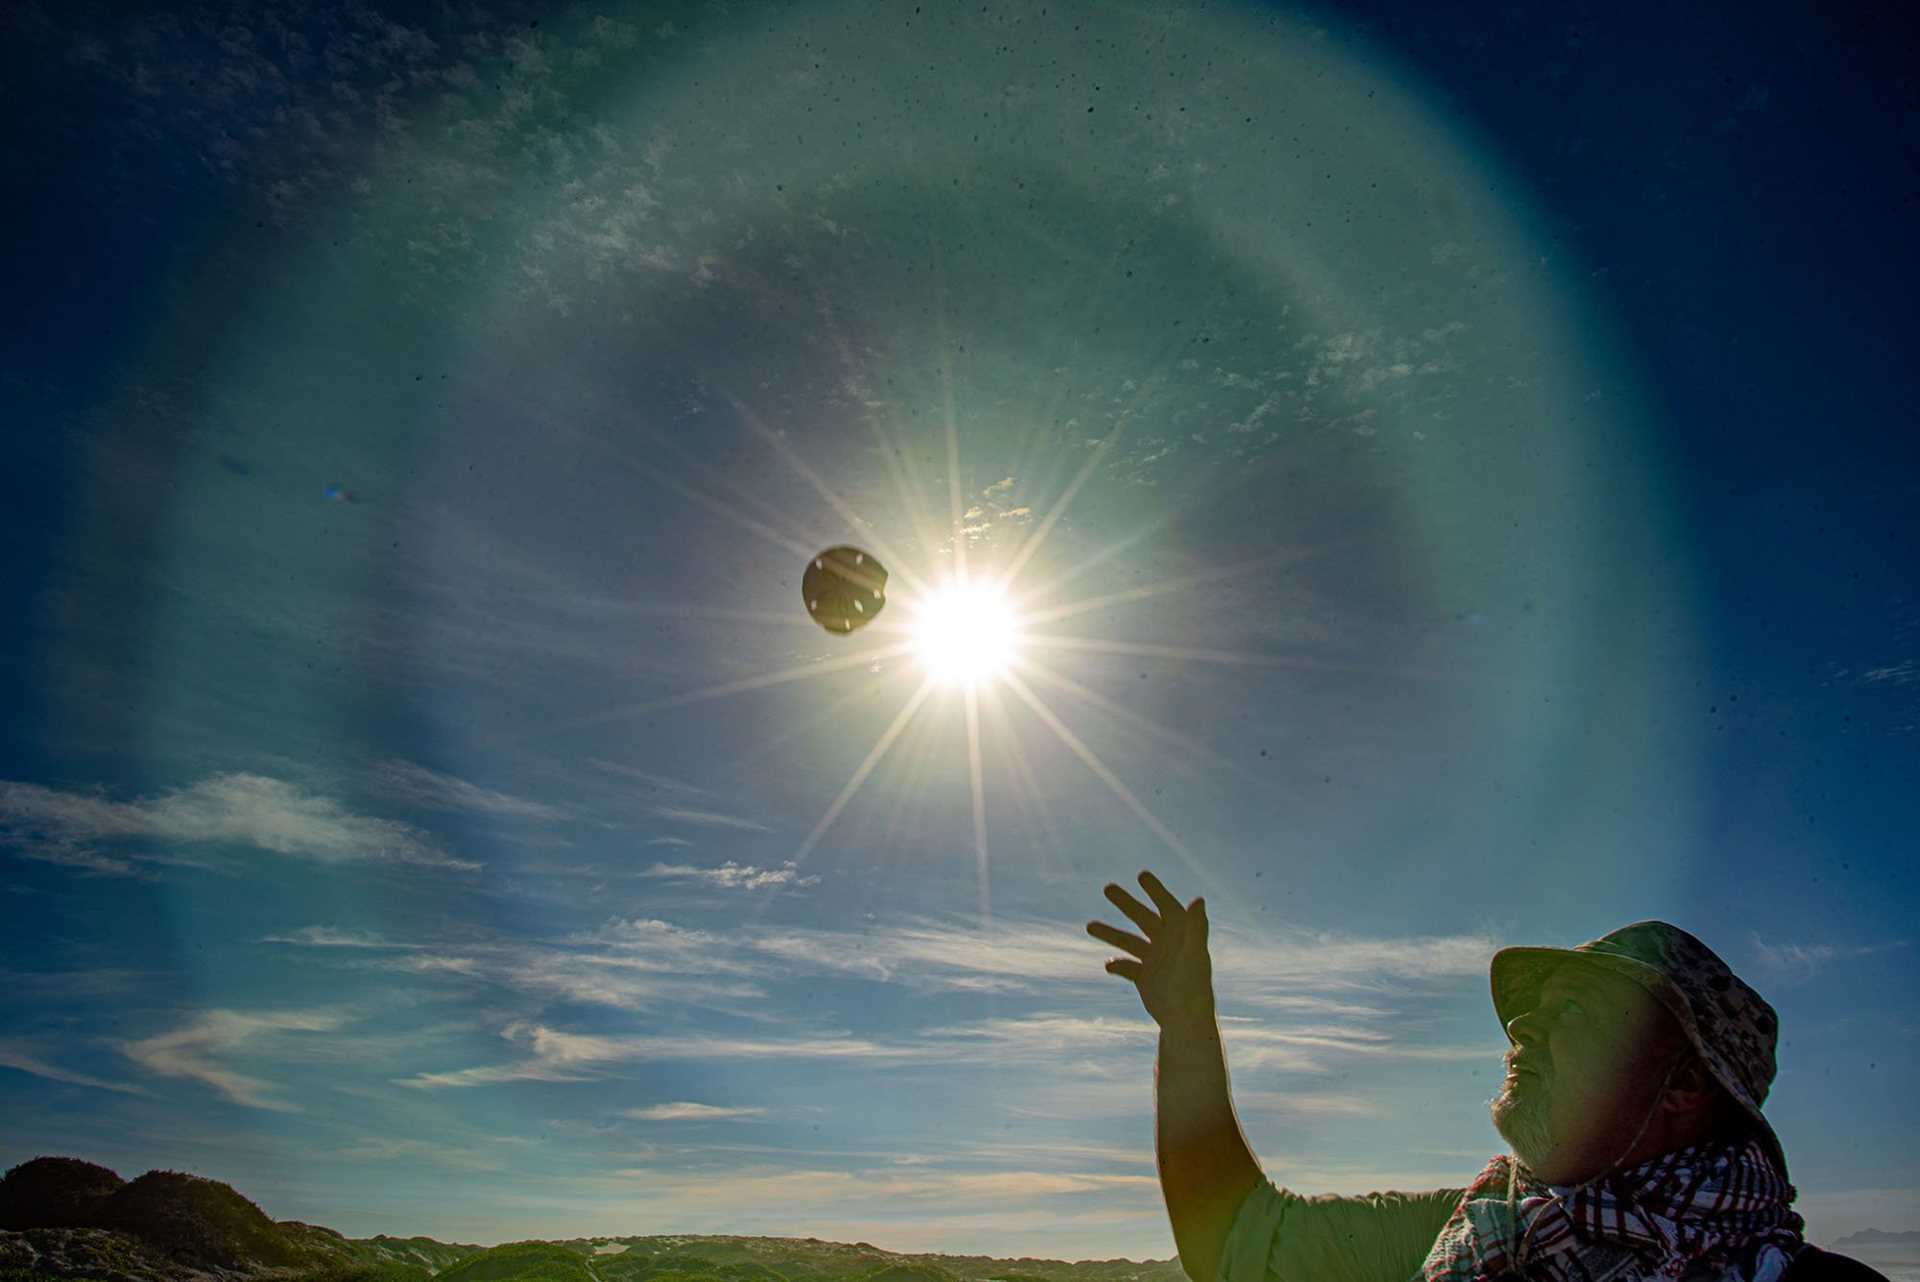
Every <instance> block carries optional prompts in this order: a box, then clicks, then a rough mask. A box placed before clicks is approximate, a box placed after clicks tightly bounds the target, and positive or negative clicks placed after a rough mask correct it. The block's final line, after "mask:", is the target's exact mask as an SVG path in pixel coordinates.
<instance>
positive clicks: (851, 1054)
mask: <svg viewBox="0 0 1920 1282" xmlns="http://www.w3.org/2000/svg"><path fill="white" fill-rule="evenodd" d="M501 1036H503V1037H505V1038H506V1039H507V1040H508V1041H511V1042H514V1043H516V1044H519V1045H523V1046H525V1047H526V1048H527V1049H528V1051H530V1052H531V1055H532V1057H531V1058H530V1059H525V1060H521V1061H519V1062H517V1063H512V1064H494V1065H481V1066H478V1067H473V1068H463V1069H454V1070H451V1071H446V1072H437V1073H416V1074H414V1075H413V1076H411V1077H403V1078H396V1079H395V1083H396V1084H397V1085H400V1086H411V1087H415V1088H418V1089H422V1090H435V1089H443V1088H449V1087H452V1088H459V1087H472V1086H490V1085H494V1084H496V1083H499V1082H516V1081H542V1082H565V1081H584V1080H588V1079H590V1078H592V1077H595V1076H597V1075H599V1073H600V1072H601V1071H602V1070H605V1069H607V1068H609V1067H611V1066H613V1065H617V1064H626V1063H644V1062H662V1061H669V1060H705V1059H711V1060H722V1061H734V1062H738V1061H741V1060H755V1059H773V1060H861V1061H865V1062H868V1063H887V1062H904V1061H906V1060H910V1059H914V1058H917V1057H924V1056H925V1055H926V1054H927V1053H928V1052H927V1051H926V1050H925V1049H922V1048H916V1047H912V1046H900V1045H891V1046H890V1045H885V1044H883V1043H879V1042H873V1041H868V1040H866V1039H864V1038H858V1037H848V1036H816V1037H800V1038H787V1039H777V1038H748V1037H717V1036H701V1035H699V1034H694V1035H691V1036H686V1037H652V1036H632V1035H618V1036H600V1035H594V1034H585V1033H568V1032H564V1031H561V1030H559V1029H554V1028H548V1027H546V1026H545V1025H540V1024H533V1023H528V1022H525V1021H521V1022H516V1023H514V1024H510V1025H508V1026H507V1027H506V1028H505V1029H503V1030H502V1032H501Z"/></svg>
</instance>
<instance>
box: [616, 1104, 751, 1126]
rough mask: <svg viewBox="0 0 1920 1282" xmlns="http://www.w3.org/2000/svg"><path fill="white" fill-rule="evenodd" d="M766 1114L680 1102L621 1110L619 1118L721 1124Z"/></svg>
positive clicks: (716, 1105)
mask: <svg viewBox="0 0 1920 1282" xmlns="http://www.w3.org/2000/svg"><path fill="white" fill-rule="evenodd" d="M766 1112H767V1110H766V1109H764V1108H745V1107H734V1108H730V1107H726V1106H723V1105H719V1104H694V1103H691V1102H681V1103H675V1104H654V1105H651V1106H649V1107H647V1108H629V1109H622V1110H621V1113H620V1116H622V1117H631V1118H634V1119H635V1120H637V1121H642V1122H721V1121H734V1120H736V1119H739V1118H743V1117H764V1116H766Z"/></svg>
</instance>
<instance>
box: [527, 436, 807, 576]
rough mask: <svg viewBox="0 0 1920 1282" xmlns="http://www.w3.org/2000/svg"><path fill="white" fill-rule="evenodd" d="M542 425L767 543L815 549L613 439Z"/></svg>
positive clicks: (795, 550)
mask: <svg viewBox="0 0 1920 1282" xmlns="http://www.w3.org/2000/svg"><path fill="white" fill-rule="evenodd" d="M546 425H547V426H548V427H550V428H551V429H552V430H553V431H555V432H556V433H560V434H564V435H567V436H570V437H572V438H573V439H574V440H576V441H579V442H581V443H582V444H584V445H586V446H587V447H588V448H590V449H593V450H597V451H598V452H600V453H602V454H604V455H606V456H608V457H609V458H611V459H613V461H614V462H616V463H618V464H620V465H621V466H622V467H624V468H627V469H628V470H630V471H632V472H635V473H638V474H639V475H640V476H643V477H645V478H646V479H648V480H649V481H652V482H653V483H654V484H655V485H658V486H660V487H661V488H662V489H666V490H671V491H672V492H673V493H675V494H678V495H679V496H680V497H681V498H683V499H685V500H687V501H688V502H689V503H692V504H694V505H695V506H697V507H703V508H705V509H707V511H709V512H712V513H714V514H715V515H716V516H720V517H724V518H725V519H726V520H729V521H732V522H733V523H734V524H735V525H738V526H739V527H740V528H741V529H743V530H745V531H747V533H749V534H754V535H758V536H759V537H760V538H763V539H765V540H767V541H768V542H769V543H773V544H775V545H776V546H779V547H783V548H785V549H787V550H788V551H790V552H793V553H795V554H796V555H798V556H800V557H802V558H806V557H811V556H812V555H814V553H815V552H817V551H818V550H819V549H818V548H817V547H809V546H807V544H806V543H805V542H803V541H802V540H801V539H800V538H798V537H796V536H795V534H794V533H793V532H792V531H788V530H781V529H777V528H775V527H774V526H772V525H769V524H768V523H767V522H765V521H762V520H758V519H756V518H754V517H751V516H748V515H747V514H746V513H744V512H742V511H740V510H739V509H738V508H737V507H735V506H733V505H732V504H730V503H728V502H726V501H725V500H723V499H718V498H715V497H714V496H713V495H711V494H708V493H706V492H705V491H704V490H699V489H695V488H694V487H693V486H691V485H688V484H687V483H686V482H685V481H683V480H681V479H680V478H679V477H677V476H673V475H671V474H670V473H667V472H664V471H662V470H660V469H659V468H657V467H654V466H653V465H652V464H651V463H645V462H642V461H641V460H639V459H637V458H634V457H633V455H632V454H631V453H629V452H628V451H627V450H624V449H622V448H620V447H619V446H618V445H616V444H615V443H614V442H612V441H610V440H606V439H604V438H602V437H599V436H595V435H593V434H592V433H590V432H588V431H587V430H586V429H585V428H583V427H580V426H578V425H575V424H572V423H568V422H566V421H564V420H561V419H559V418H551V417H550V418H548V419H547V420H546ZM669 448H670V447H669Z"/></svg>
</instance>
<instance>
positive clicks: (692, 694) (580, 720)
mask: <svg viewBox="0 0 1920 1282" xmlns="http://www.w3.org/2000/svg"><path fill="white" fill-rule="evenodd" d="M912 648H913V647H912V646H911V645H910V644H906V643H902V644H900V645H888V646H879V647H876V648H874V649H871V650H862V651H860V652H859V653H858V654H847V655H842V656H841V657H839V658H837V659H823V660H821V661H820V662H818V663H802V664H796V665H795V666H793V667H791V668H783V669H781V670H780V671H779V672H768V673H764V674H762V675H760V676H757V677H746V678H744V679H742V680H739V681H727V682H723V683H722V684H720V685H716V686H707V687H706V688H704V689H701V690H689V691H687V692H686V693H684V694H673V695H668V696H667V697H666V698H664V699H651V700H649V701H647V702H646V703H630V704H627V705H626V706H625V707H621V708H609V709H607V710H606V711H604V712H596V713H593V714H591V715H589V716H585V717H575V718H574V719H573V720H571V721H562V722H560V723H559V724H558V725H554V726H550V727H548V728H547V729H545V730H541V731H535V732H534V733H535V735H536V736H545V735H550V734H561V733H564V732H566V731H569V730H581V729H585V728H586V727H587V726H597V725H603V724H605V723H606V722H609V721H618V720H620V719H622V718H623V717H637V716H640V715H641V714H643V713H647V712H657V711H659V710H660V709H662V708H684V707H686V706H687V705H688V704H690V703H705V702H706V701H707V700H709V699H724V698H726V697H727V696H728V695H734V694H745V693H747V692H748V691H750V690H765V689H767V688H768V687H770V686H777V685H785V684H787V683H788V682H792V681H805V680H807V679H808V678H809V677H821V676H826V675H827V674H829V673H833V672H844V671H845V670H846V669H848V668H857V667H861V666H863V665H865V664H869V663H877V662H879V661H881V660H883V659H891V658H895V657H896V656H899V655H902V654H905V653H907V651H909V650H911V649H912Z"/></svg>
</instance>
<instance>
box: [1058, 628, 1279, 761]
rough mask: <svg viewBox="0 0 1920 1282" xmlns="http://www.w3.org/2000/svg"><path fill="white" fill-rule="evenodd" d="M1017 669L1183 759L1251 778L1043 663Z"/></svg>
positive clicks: (1194, 742)
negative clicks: (1169, 746)
mask: <svg viewBox="0 0 1920 1282" xmlns="http://www.w3.org/2000/svg"><path fill="white" fill-rule="evenodd" d="M1020 666H1021V667H1022V668H1024V669H1025V670H1026V671H1028V672H1030V673H1033V674H1034V675H1036V676H1038V677H1040V678H1041V679H1042V680H1044V681H1046V682H1048V683H1049V684H1051V685H1056V686H1059V687H1060V688H1061V689H1062V690H1065V691H1066V692H1067V693H1069V694H1072V695H1075V696H1077V697H1078V698H1080V699H1082V700H1083V701H1085V702H1087V703H1090V704H1092V705H1093V706H1094V707H1096V708H1098V709H1100V710H1101V711H1102V712H1105V713H1106V714H1108V715H1109V716H1111V717H1113V718H1114V719H1115V720H1118V721H1121V722H1124V723H1125V724H1127V725H1129V726H1132V727H1133V728H1134V729H1135V730H1136V731H1138V732H1139V733H1140V734H1141V735H1142V736H1143V737H1149V738H1150V737H1152V736H1155V735H1158V736H1159V737H1161V738H1163V739H1165V740H1166V741H1167V742H1168V743H1171V744H1172V745H1174V746H1175V747H1176V748H1178V749H1180V751H1181V753H1182V754H1183V755H1184V756H1185V757H1196V758H1200V759H1202V760H1204V761H1206V762H1208V763H1209V764H1210V765H1212V766H1213V767H1214V768H1215V769H1217V770H1226V771H1230V772H1232V773H1233V774H1236V775H1239V776H1240V777H1241V778H1242V779H1246V780H1249V781H1252V780H1253V779H1254V775H1253V773H1252V772H1251V771H1249V770H1247V769H1246V768H1245V767H1244V766H1242V765H1240V764H1239V763H1238V762H1236V761H1232V760H1230V759H1229V758H1227V757H1223V756H1221V755H1220V754H1219V753H1217V752H1215V751H1214V750H1213V749H1212V748H1209V747H1207V745H1205V744H1204V743H1201V742H1200V741H1199V740H1198V739H1195V738H1192V737H1191V736H1188V735H1183V734H1181V733H1180V732H1179V731H1178V730H1173V729H1169V728H1168V727H1166V726H1163V725H1161V724H1160V723H1159V722H1158V721H1155V720H1154V719H1153V718H1152V717H1147V716H1142V715H1141V714H1140V713H1138V712H1135V711H1133V709H1131V708H1128V707H1126V706H1125V705H1123V704H1120V703H1116V702H1115V701H1113V700H1112V699H1109V698H1107V696H1105V695H1103V694H1101V693H1100V692H1099V691H1098V690H1095V689H1092V688H1091V687H1088V686H1084V685H1082V684H1080V683H1079V682H1078V681H1075V680H1074V679H1073V678H1072V677H1069V676H1067V675H1066V674H1064V673H1060V672H1055V671H1054V670H1053V669H1052V668H1049V667H1047V666H1046V665H1045V664H1044V663H1041V662H1039V661H1038V660H1036V659H1032V658H1026V659H1022V660H1020Z"/></svg>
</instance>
